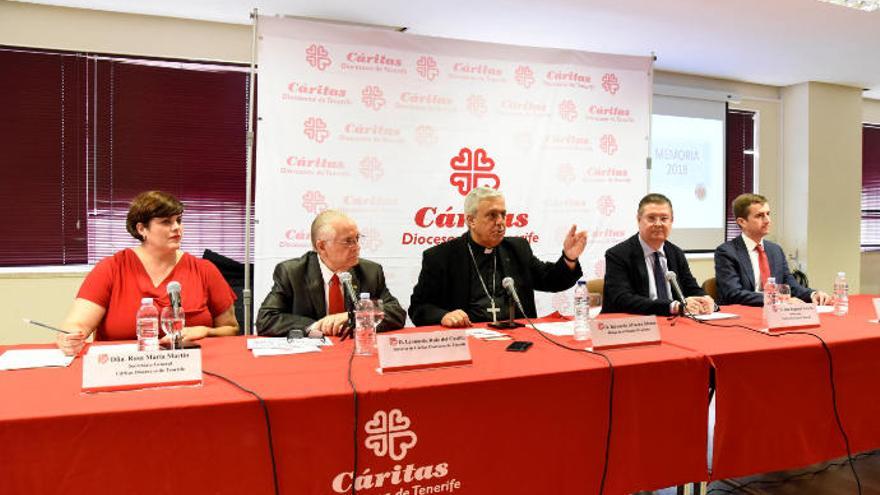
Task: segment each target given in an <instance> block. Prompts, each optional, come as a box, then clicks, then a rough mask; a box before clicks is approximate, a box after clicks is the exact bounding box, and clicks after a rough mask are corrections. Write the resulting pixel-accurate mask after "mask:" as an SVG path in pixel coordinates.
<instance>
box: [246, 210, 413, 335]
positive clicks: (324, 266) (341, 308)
mask: <svg viewBox="0 0 880 495" xmlns="http://www.w3.org/2000/svg"><path fill="white" fill-rule="evenodd" d="M311 233H312V247H313V248H314V250H313V251H309V252H307V253H306V254H304V255H302V256H300V257H299V258H294V259H290V260H287V261H283V262H281V263H279V264H278V265H277V266H276V267H275V273H274V274H273V276H272V278H273V280H274V283H273V285H272V290H271V291H269V294H268V295H267V296H266V299H265V300H263V304H262V305H261V306H260V311H259V313H258V315H257V329H258V331H259V333H260V335H276V336H277V335H288V333H289V332H290V331H291V330H302V331H303V333H304V334H306V335H320V334H323V335H339V334H340V333H341V332H342V331H343V330H344V329H345V327H346V323H347V322H348V313H347V312H346V308H345V295H344V292H343V288H342V284H341V283H340V281H339V274H341V273H343V272H348V273H350V274H351V280H352V284H353V285H354V287H355V292H369V293H370V297H371V298H374V299H381V300H382V302H383V306H384V310H385V318H384V320H383V321H382V323H381V324H380V325H379V329H378V330H379V331H380V332H381V331H384V330H393V329H397V328H401V327H403V325H404V323H405V322H406V312H405V311H404V310H403V308H401V307H400V303H399V302H398V301H397V298H395V297H394V296H393V295H391V292H390V291H389V290H388V287H387V286H386V285H385V274H384V272H383V271H382V266H381V265H379V264H378V263H375V262H372V261H369V260H365V259H363V258H360V239H361V237H362V236H361V235H360V233H359V232H358V227H357V224H355V223H354V221H353V220H352V219H351V218H349V217H348V216H346V215H345V214H344V213H342V212H339V211H335V210H326V211H323V212H321V213H320V214H318V216H317V217H315V220H314V221H313V222H312V230H311Z"/></svg>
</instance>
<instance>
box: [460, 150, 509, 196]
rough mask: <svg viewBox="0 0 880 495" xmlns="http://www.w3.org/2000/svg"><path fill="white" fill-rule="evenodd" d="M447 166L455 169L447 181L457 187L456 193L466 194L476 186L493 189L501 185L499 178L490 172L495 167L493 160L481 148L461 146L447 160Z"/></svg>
mask: <svg viewBox="0 0 880 495" xmlns="http://www.w3.org/2000/svg"><path fill="white" fill-rule="evenodd" d="M449 166H450V167H452V170H455V172H453V173H452V175H450V176H449V183H450V184H452V185H453V186H455V187H456V188H458V193H459V194H461V195H462V196H467V193H469V192H471V189H473V188H475V187H477V186H488V187H492V188H495V189H498V187H499V186H501V179H499V178H498V176H497V175H495V174H493V173H491V172H492V170H493V169H494V168H495V160H493V159H491V158H489V155H488V154H487V153H486V150H484V149H483V148H477V149H475V150H472V149H470V148H462V149H461V150H460V151H459V152H458V154H457V155H456V156H454V157H452V159H451V160H449ZM490 184H491V185H490Z"/></svg>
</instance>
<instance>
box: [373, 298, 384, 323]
mask: <svg viewBox="0 0 880 495" xmlns="http://www.w3.org/2000/svg"><path fill="white" fill-rule="evenodd" d="M384 319H385V303H383V302H382V300H381V299H373V324H374V325H376V327H377V328H378V327H379V324H380V323H382V320H384Z"/></svg>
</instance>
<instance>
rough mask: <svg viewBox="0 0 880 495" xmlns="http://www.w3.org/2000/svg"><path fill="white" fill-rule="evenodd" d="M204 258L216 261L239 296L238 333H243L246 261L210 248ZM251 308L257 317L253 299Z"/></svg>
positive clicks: (236, 301) (252, 269)
mask: <svg viewBox="0 0 880 495" xmlns="http://www.w3.org/2000/svg"><path fill="white" fill-rule="evenodd" d="M202 258H204V259H206V260H208V261H210V262H211V263H214V265H215V266H216V267H217V269H218V270H220V274H221V275H223V278H224V279H226V283H227V284H229V287H230V288H232V291H233V292H235V297H236V298H237V299H236V300H235V319H236V320H238V333H239V334H241V333H243V332H244V330H245V328H244V326H245V325H244V298H243V297H242V291H243V289H244V263H240V262H238V261H235V260H234V259H232V258H227V257H226V256H223V255H222V254H220V253H218V252H216V251H211V250H210V249H205V252H204V254H202ZM253 272H254V264H253V263H251V273H253ZM249 309H250V313H251V318H254V319H255V316H254V301H253V300H251V304H250V308H249Z"/></svg>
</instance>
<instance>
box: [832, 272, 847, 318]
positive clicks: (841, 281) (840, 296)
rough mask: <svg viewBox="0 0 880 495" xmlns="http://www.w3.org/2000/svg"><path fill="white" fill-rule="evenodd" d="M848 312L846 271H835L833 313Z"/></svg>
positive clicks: (841, 314)
mask: <svg viewBox="0 0 880 495" xmlns="http://www.w3.org/2000/svg"><path fill="white" fill-rule="evenodd" d="M848 312H849V284H848V283H846V273H844V272H837V278H835V279H834V314H835V315H837V316H844V315H845V314H847V313H848Z"/></svg>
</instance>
